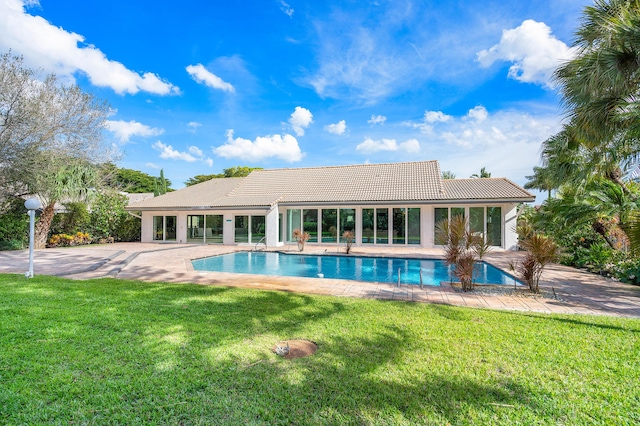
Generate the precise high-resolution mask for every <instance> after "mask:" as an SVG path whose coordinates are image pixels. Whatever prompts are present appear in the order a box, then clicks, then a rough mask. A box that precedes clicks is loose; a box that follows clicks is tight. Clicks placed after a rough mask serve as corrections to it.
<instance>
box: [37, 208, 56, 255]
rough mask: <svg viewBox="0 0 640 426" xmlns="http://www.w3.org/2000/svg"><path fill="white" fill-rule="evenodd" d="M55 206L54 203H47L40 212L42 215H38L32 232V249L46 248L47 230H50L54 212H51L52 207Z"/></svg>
mask: <svg viewBox="0 0 640 426" xmlns="http://www.w3.org/2000/svg"><path fill="white" fill-rule="evenodd" d="M55 204H56V203H55V201H52V202H51V203H49V204H48V205H47V206H46V207H45V208H44V210H43V211H42V214H40V219H38V223H36V227H35V230H34V232H35V235H34V247H35V248H37V249H43V248H45V247H46V246H47V237H48V236H49V229H51V222H52V221H53V216H54V215H55V211H54V210H53V206H54V205H55Z"/></svg>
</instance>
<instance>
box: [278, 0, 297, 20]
mask: <svg viewBox="0 0 640 426" xmlns="http://www.w3.org/2000/svg"><path fill="white" fill-rule="evenodd" d="M280 10H281V11H282V12H283V13H284V14H285V15H287V16H288V17H289V18H291V17H292V16H293V12H294V10H293V8H292V7H291V6H289V5H288V4H287V3H285V2H284V1H283V0H280Z"/></svg>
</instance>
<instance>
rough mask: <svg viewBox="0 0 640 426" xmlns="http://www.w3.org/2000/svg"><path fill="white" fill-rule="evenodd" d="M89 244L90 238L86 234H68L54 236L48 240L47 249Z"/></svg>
mask: <svg viewBox="0 0 640 426" xmlns="http://www.w3.org/2000/svg"><path fill="white" fill-rule="evenodd" d="M86 244H91V237H90V236H89V234H87V233H86V232H76V233H75V234H73V235H69V234H54V235H52V236H51V238H49V241H48V242H47V247H49V248H54V247H70V246H81V245H86Z"/></svg>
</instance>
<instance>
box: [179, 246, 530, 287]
mask: <svg viewBox="0 0 640 426" xmlns="http://www.w3.org/2000/svg"><path fill="white" fill-rule="evenodd" d="M235 253H280V254H284V255H287V256H316V257H317V256H326V257H361V258H368V259H404V260H441V261H444V256H433V257H425V256H424V255H410V254H404V255H400V256H393V255H385V254H376V255H368V254H365V255H362V254H353V253H326V252H324V253H304V252H301V251H298V252H293V253H292V252H289V251H284V250H277V249H276V250H233V251H230V252H228V253H219V254H214V255H209V256H200V257H196V258H191V259H189V262H187V263H188V264H187V265H185V266H186V268H187V270H189V271H193V272H198V273H208V272H211V273H225V274H238V275H255V276H271V277H273V276H276V277H280V276H282V277H294V278H295V277H298V278H305V279H315V278H316V277H301V276H297V275H275V274H252V273H244V272H227V271H207V270H202V269H195V268H194V267H193V263H192V262H193V261H194V260H201V259H209V258H211V257H219V256H227V255H230V254H235ZM477 262H478V263H486V264H487V265H490V266H492V267H494V268H496V269H497V270H499V271H500V272H501V273H503V274H504V275H506V276H507V277H509V278H510V279H512V280H513V281H515V282H516V283H517V285H518V287H526V284H524V283H523V282H522V281H520V280H519V279H518V278H517V277H516V276H514V275H513V274H511V273H510V272H508V271H506V270H504V268H502V267H500V266H497V265H494V264H493V263H491V262H490V261H488V260H485V259H479V260H478V261H477ZM317 278H319V279H323V278H325V277H324V276H323V277H317ZM327 279H334V280H343V281H353V282H358V283H373V284H385V285H392V286H393V285H395V283H391V282H380V281H362V280H354V279H349V278H327ZM443 283H446V284H448V285H450V286H451V287H453V284H455V283H458V284H460V282H459V281H455V280H450V281H440V284H439V285H433V284H424V286H431V287H442V286H443V285H442V284H443ZM400 285H406V286H418V287H420V288H421V287H422V286H423V284H407V283H404V284H400ZM473 285H474V286H481V287H485V288H488V287H490V286H499V287H500V288H504V287H505V286H511V284H500V283H476V282H474V284H473Z"/></svg>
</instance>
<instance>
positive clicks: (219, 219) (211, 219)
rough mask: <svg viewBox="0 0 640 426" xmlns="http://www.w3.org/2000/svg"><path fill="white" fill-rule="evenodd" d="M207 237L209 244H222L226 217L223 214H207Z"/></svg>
mask: <svg viewBox="0 0 640 426" xmlns="http://www.w3.org/2000/svg"><path fill="white" fill-rule="evenodd" d="M205 222H206V226H205V238H206V240H205V241H206V242H207V243H208V244H212V243H213V244H222V242H223V231H222V230H223V224H224V217H223V216H222V215H221V214H214V215H207V217H206V221H205Z"/></svg>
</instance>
